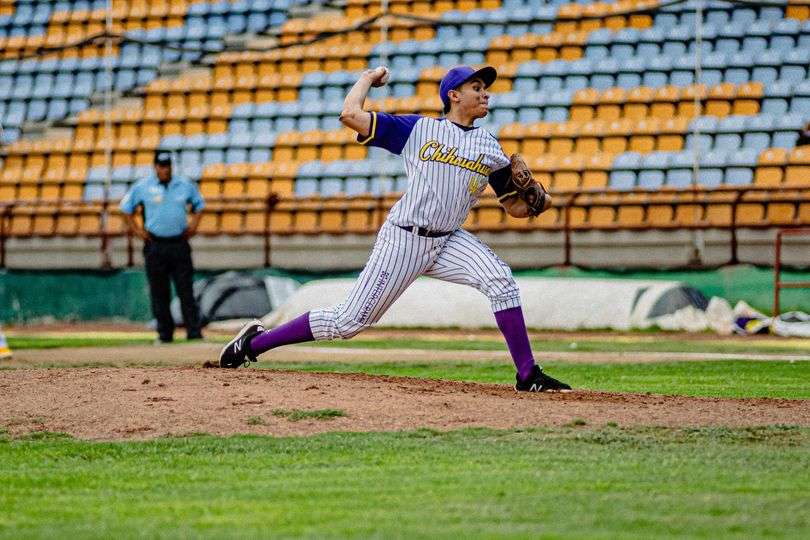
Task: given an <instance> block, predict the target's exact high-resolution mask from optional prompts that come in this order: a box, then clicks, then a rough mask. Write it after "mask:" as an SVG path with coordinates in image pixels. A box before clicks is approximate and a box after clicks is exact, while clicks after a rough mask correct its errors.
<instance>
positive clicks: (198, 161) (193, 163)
mask: <svg viewBox="0 0 810 540" xmlns="http://www.w3.org/2000/svg"><path fill="white" fill-rule="evenodd" d="M178 155H179V162H180V164H181V168H182V169H183V170H186V169H188V168H192V167H197V168H200V167H201V165H202V151H200V150H198V149H183V150H181V151H180V152H179V154H178Z"/></svg>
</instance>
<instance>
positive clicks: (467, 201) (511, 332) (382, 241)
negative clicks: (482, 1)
mask: <svg viewBox="0 0 810 540" xmlns="http://www.w3.org/2000/svg"><path fill="white" fill-rule="evenodd" d="M388 77H389V72H388V69H387V68H385V67H378V68H376V69H373V70H368V71H366V72H364V73H363V74H362V75H361V76H360V79H359V80H358V81H357V82H356V83H355V85H354V86H353V87H352V89H351V90H350V91H349V93H348V95H347V96H346V99H345V102H344V107H343V112H342V113H341V115H340V121H341V122H342V123H343V124H344V125H346V126H348V127H349V128H351V129H353V130H354V131H356V132H357V141H358V142H359V143H360V144H364V145H371V146H377V147H380V148H384V149H386V150H388V151H389V152H391V153H393V154H396V155H399V156H402V159H403V160H404V162H405V171H406V173H407V175H408V179H409V183H408V188H407V189H406V191H405V193H404V194H403V196H402V198H401V199H399V201H397V202H396V204H394V206H393V207H392V208H391V211H390V212H389V214H388V218H387V219H386V221H385V223H384V224H383V225H382V227H381V228H380V231H379V233H378V235H377V240H376V243H375V244H374V248H373V250H372V252H371V256H370V257H369V260H368V262H367V263H366V266H365V268H364V269H363V271H362V272H361V273H360V276H359V277H358V279H357V282H356V283H355V284H354V286H353V288H352V290H351V292H350V293H349V296H348V298H346V299H345V301H344V302H342V303H341V304H338V305H337V306H333V307H327V308H323V309H316V310H312V311H310V312H308V313H304V314H303V315H300V316H299V317H297V318H296V319H294V320H292V321H290V322H287V323H285V324H283V325H281V326H278V327H276V328H274V329H272V330H265V329H264V328H263V326H262V324H261V322H260V321H252V322H251V323H249V324H247V325H245V327H244V328H243V329H242V330H241V331H240V332H239V334H237V336H236V337H235V338H234V339H233V340H231V342H230V343H228V344H227V345H226V346H225V347H224V348H223V349H222V352H221V354H220V357H219V363H220V366H221V367H226V368H235V367H239V366H241V365H243V364H249V363H250V362H255V361H256V358H257V357H258V355H260V354H262V353H263V352H265V351H268V350H270V349H273V348H275V347H279V346H281V345H287V344H291V343H301V342H305V341H312V340H317V341H320V340H331V339H338V338H341V339H349V338H352V337H354V336H356V335H357V334H358V333H360V332H362V331H363V330H365V329H366V328H369V327H370V326H371V325H373V324H374V323H375V322H377V321H378V320H379V319H380V318H381V317H382V316H383V314H384V313H385V311H386V310H387V309H388V308H389V307H390V306H391V305H392V304H393V303H394V302H395V301H396V299H397V298H398V297H399V296H400V295H401V294H402V293H403V291H405V289H406V288H407V287H408V286H409V285H410V284H411V283H413V281H414V280H415V279H416V278H417V277H419V276H423V275H424V276H431V277H434V278H437V279H443V280H445V281H450V282H452V283H461V284H464V285H469V286H471V287H475V288H476V289H478V290H479V291H481V292H482V293H483V294H484V295H486V296H487V298H488V299H489V301H490V304H491V306H492V311H493V312H494V314H495V320H496V321H497V323H498V328H500V330H501V332H502V333H503V335H504V338H505V339H506V343H507V346H508V348H509V352H510V354H511V356H512V359H513V360H514V363H515V367H516V369H517V375H516V384H515V389H516V390H519V391H528V392H542V391H561V390H570V388H571V387H570V386H568V385H567V384H565V383H563V382H560V381H558V380H556V379H554V378H552V377H550V376H548V375H546V374H545V373H544V372H543V370H542V369H541V368H540V366H538V365H537V364H536V363H535V360H534V356H533V355H532V351H531V346H530V345H529V338H528V334H527V332H526V325H525V323H524V320H523V311H522V309H521V303H520V291H519V290H518V287H517V284H516V283H515V280H514V278H513V277H512V271H511V270H510V268H509V266H508V265H507V264H506V263H505V262H504V261H502V260H501V259H500V258H499V257H498V256H497V255H496V254H495V253H494V252H493V251H492V250H491V249H490V248H489V247H487V246H486V245H485V244H484V243H483V242H482V241H481V240H479V239H478V238H477V237H476V236H474V235H473V234H471V233H469V232H467V231H465V230H464V229H462V228H461V225H462V224H463V223H464V221H465V219H466V218H467V214H468V213H469V211H470V208H472V206H473V205H474V204H476V202H477V201H478V198H479V197H480V196H481V194H482V193H483V192H484V190H485V189H486V187H487V185H490V186H491V187H492V189H493V190H494V191H495V193H496V194H497V196H498V200H499V201H500V202H501V204H502V205H503V206H504V208H505V209H506V211H507V212H508V213H509V214H510V215H512V216H514V217H524V218H525V217H528V216H535V215H538V214H540V213H541V212H543V211H544V210H546V209H548V208H549V207H550V206H551V196H550V195H549V194H548V192H547V191H546V190H545V188H544V187H543V186H542V185H540V184H538V183H537V182H535V180H534V179H533V178H532V174H531V171H530V170H529V168H528V167H527V166H526V164H525V162H524V161H523V159H521V157H520V156H518V155H513V156H512V157H511V158H510V157H507V156H506V155H505V154H504V152H503V150H502V149H501V146H500V144H499V143H498V141H497V140H496V139H495V137H494V136H493V135H492V134H491V133H489V132H488V131H486V130H484V129H482V128H478V127H475V126H474V125H473V124H474V122H475V120H476V119H478V118H483V117H485V116H486V115H487V113H488V102H489V94H488V92H487V88H488V87H489V86H490V85H491V84H492V83H493V82H494V81H495V78H496V77H497V73H496V71H495V69H494V68H492V67H485V68H482V69H479V70H477V71H476V70H474V69H473V68H470V67H467V66H460V67H456V68H453V69H451V70H450V71H448V73H447V74H446V75H445V76H444V78H443V79H442V81H441V84H440V85H439V95H440V97H441V100H442V103H443V104H444V113H445V117H444V118H439V119H436V118H431V117H426V116H419V115H415V114H412V115H392V114H385V113H375V112H369V111H366V110H364V109H363V105H364V103H365V99H366V96H367V94H368V91H369V89H370V88H371V87H372V86H374V87H378V86H382V85H384V84H386V82H387V81H388Z"/></svg>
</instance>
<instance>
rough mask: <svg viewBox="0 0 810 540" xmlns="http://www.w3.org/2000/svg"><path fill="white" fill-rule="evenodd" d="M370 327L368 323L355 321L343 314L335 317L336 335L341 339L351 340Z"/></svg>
mask: <svg viewBox="0 0 810 540" xmlns="http://www.w3.org/2000/svg"><path fill="white" fill-rule="evenodd" d="M370 326H371V323H370V322H367V321H357V320H355V319H354V318H353V317H351V316H349V315H348V314H347V313H345V312H344V313H339V314H338V317H337V333H338V334H339V335H340V337H341V339H351V338H353V337H354V336H356V335H357V334H359V333H360V332H362V331H363V330H365V329H366V328H368V327H370Z"/></svg>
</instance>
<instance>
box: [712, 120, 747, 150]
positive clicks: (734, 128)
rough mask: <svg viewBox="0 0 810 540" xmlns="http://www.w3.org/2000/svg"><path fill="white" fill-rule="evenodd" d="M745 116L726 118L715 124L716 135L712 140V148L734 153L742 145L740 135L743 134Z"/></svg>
mask: <svg viewBox="0 0 810 540" xmlns="http://www.w3.org/2000/svg"><path fill="white" fill-rule="evenodd" d="M747 118H748V117H746V116H727V117H725V118H721V119H720V121H719V122H718V123H717V135H716V136H715V138H714V147H715V148H717V149H718V150H725V151H736V150H738V149H739V148H740V147H741V145H742V135H743V133H745V124H746V122H747Z"/></svg>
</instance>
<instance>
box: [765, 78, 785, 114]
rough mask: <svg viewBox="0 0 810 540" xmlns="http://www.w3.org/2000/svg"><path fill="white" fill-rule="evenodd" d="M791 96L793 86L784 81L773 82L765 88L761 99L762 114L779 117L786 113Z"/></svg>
mask: <svg viewBox="0 0 810 540" xmlns="http://www.w3.org/2000/svg"><path fill="white" fill-rule="evenodd" d="M792 96H793V85H792V84H791V83H788V82H785V81H774V82H773V83H770V84H768V85H767V86H766V87H765V95H764V96H763V97H762V112H763V113H765V114H769V115H771V116H779V115H782V114H785V113H786V112H787V111H788V103H789V102H790V99H791V97H792Z"/></svg>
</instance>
